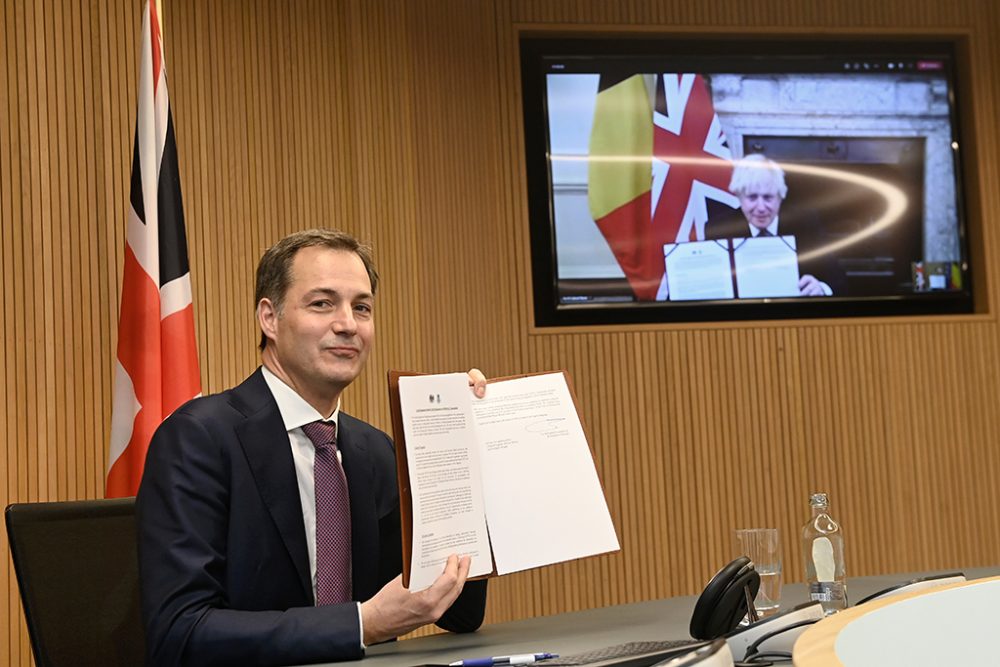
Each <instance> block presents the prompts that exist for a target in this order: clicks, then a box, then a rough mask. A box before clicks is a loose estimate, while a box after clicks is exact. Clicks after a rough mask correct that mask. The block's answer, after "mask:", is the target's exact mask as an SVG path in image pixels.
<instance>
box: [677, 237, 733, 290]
mask: <svg viewBox="0 0 1000 667" xmlns="http://www.w3.org/2000/svg"><path fill="white" fill-rule="evenodd" d="M663 256H664V257H663V261H664V263H665V268H666V272H667V289H668V290H669V292H670V296H669V298H670V300H671V301H688V300H692V299H732V298H733V273H732V270H731V269H730V266H729V239H720V240H718V241H692V242H691V243H667V244H664V246H663Z"/></svg>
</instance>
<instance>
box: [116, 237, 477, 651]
mask: <svg viewBox="0 0 1000 667" xmlns="http://www.w3.org/2000/svg"><path fill="white" fill-rule="evenodd" d="M377 286H378V274H377V273H376V271H375V267H374V264H373V262H372V258H371V252H370V250H369V249H368V248H367V247H366V246H364V245H362V244H361V243H359V242H358V241H357V240H356V239H354V238H353V237H351V236H349V235H347V234H344V233H342V232H336V231H331V230H310V231H305V232H298V233H295V234H292V235H290V236H288V237H286V238H284V239H282V240H281V241H279V242H278V243H277V244H275V245H274V246H273V247H272V248H270V249H269V250H268V251H267V252H266V253H264V256H263V257H262V258H261V260H260V263H259V264H258V267H257V287H256V303H257V322H258V325H259V326H260V330H261V350H262V354H261V361H262V366H261V368H258V369H257V371H256V372H254V373H253V374H252V375H251V376H250V377H249V378H248V379H246V380H245V381H244V382H243V383H242V384H240V385H239V386H237V387H235V388H233V389H230V390H228V391H225V392H223V393H221V394H217V395H214V396H207V397H204V398H196V399H194V400H193V401H190V402H188V403H187V404H185V405H183V406H182V407H180V408H179V409H178V410H177V411H176V412H174V413H173V414H172V415H171V416H169V417H168V418H167V419H166V420H165V421H164V422H163V424H162V425H161V426H160V428H159V429H157V431H156V434H155V435H154V436H153V440H152V442H151V443H150V446H149V454H148V456H147V459H146V468H145V472H144V475H143V479H142V484H141V486H140V488H139V494H138V497H137V500H136V513H137V515H136V516H137V523H138V533H139V570H140V581H141V597H142V612H143V621H144V624H145V626H146V643H147V653H148V662H149V663H150V664H155V665H186V666H187V665H279V664H281V665H284V664H296V663H298V664H301V663H308V662H327V661H332V660H349V659H357V658H360V657H362V655H363V654H364V647H365V646H366V645H368V644H372V643H375V642H380V641H385V640H387V639H391V638H393V637H396V636H398V635H401V634H404V633H406V632H409V631H411V630H414V629H416V628H418V627H420V626H422V625H424V624H427V623H432V622H437V623H438V625H440V626H441V627H443V628H445V629H448V630H453V631H459V632H465V631H472V630H475V629H477V628H478V627H479V625H480V624H481V623H482V619H483V613H484V609H485V602H486V587H485V582H469V583H468V584H466V581H465V580H466V576H467V575H468V572H469V558H468V557H467V556H466V557H462V558H459V557H458V556H455V555H453V556H451V557H450V558H449V559H448V562H447V565H446V567H445V569H444V572H443V574H441V576H440V577H439V578H438V580H437V581H436V582H435V583H434V584H433V585H432V586H431V587H430V588H429V589H427V590H425V591H421V592H417V593H411V592H410V591H408V590H407V589H405V588H403V586H402V583H401V579H400V577H399V576H398V575H399V573H400V571H401V567H402V550H401V538H400V516H399V497H398V489H397V484H396V466H395V457H394V453H393V448H392V443H391V442H390V440H389V438H388V436H387V435H386V434H385V433H383V432H381V431H379V430H377V429H375V428H374V427H372V426H370V425H368V424H366V423H365V422H363V421H361V420H359V419H355V418H354V417H351V416H349V415H347V414H345V413H344V412H342V411H341V410H340V398H341V396H342V394H343V391H344V390H345V389H346V388H347V386H348V385H350V384H351V382H353V381H354V379H355V378H356V377H357V376H358V375H359V374H360V373H361V371H362V369H363V368H364V365H365V362H366V360H367V358H368V353H369V350H370V348H371V346H372V344H373V342H374V337H375V319H374V318H375V311H374V305H375V290H376V288H377ZM469 375H470V384H474V391H475V392H476V394H477V395H479V396H482V395H483V393H484V391H485V378H484V377H483V376H482V373H480V372H479V371H475V370H473V371H470V373H469ZM463 587H464V588H463Z"/></svg>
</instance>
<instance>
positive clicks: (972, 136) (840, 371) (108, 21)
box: [0, 0, 1000, 665]
mask: <svg viewBox="0 0 1000 667" xmlns="http://www.w3.org/2000/svg"><path fill="white" fill-rule="evenodd" d="M140 4H141V3H139V2H135V1H134V0H113V1H112V2H108V3H72V2H56V3H44V2H41V0H29V1H28V2H19V1H17V0H5V1H4V2H3V3H0V35H2V36H3V48H2V52H3V54H4V59H5V61H4V64H3V66H2V67H0V253H2V255H0V280H2V281H3V282H2V285H3V292H2V293H3V294H4V299H3V306H2V314H3V317H4V324H3V334H4V343H3V348H2V349H3V355H4V358H3V373H2V374H0V377H2V384H3V386H2V389H0V420H2V422H3V429H2V433H3V437H4V439H5V444H6V452H5V454H4V456H3V457H2V458H0V487H2V488H3V493H4V498H5V500H6V501H7V502H17V501H26V500H49V499H69V498H82V497H98V496H100V495H101V493H102V490H103V475H104V468H105V465H106V460H105V459H106V446H107V445H106V443H107V434H108V429H109V422H110V398H109V397H110V392H111V378H112V376H113V363H114V356H115V345H116V342H117V332H116V328H117V308H118V298H119V291H120V279H121V266H122V259H123V245H122V239H123V236H124V228H125V211H126V206H127V203H128V188H129V181H128V176H129V170H130V164H131V148H132V133H133V131H134V122H135V95H136V85H137V78H138V74H137V59H138V54H137V46H138V39H139V23H140V18H141V6H140ZM163 4H164V12H165V16H164V24H165V28H166V48H167V64H168V76H169V88H170V93H171V100H172V106H173V112H174V120H175V127H176V130H177V139H178V150H179V158H180V165H181V180H182V194H183V197H184V203H185V212H186V213H187V229H188V235H189V242H190V248H191V263H192V269H193V270H192V284H193V289H194V302H195V321H196V333H197V341H198V348H199V352H200V356H201V361H202V382H203V389H204V390H205V391H217V390H219V389H222V388H224V387H226V386H228V385H231V384H233V383H235V382H237V381H238V380H239V379H240V378H242V377H243V376H244V375H245V374H246V373H247V372H249V370H251V369H252V368H253V366H254V365H255V364H256V359H257V355H256V349H255V346H256V338H257V336H256V334H255V327H254V320H253V315H252V303H251V301H252V291H253V286H252V281H251V278H250V274H251V273H252V270H253V266H254V264H255V262H256V259H257V257H258V256H259V254H260V252H261V251H262V249H263V248H265V247H266V246H267V245H269V244H270V243H271V242H273V241H274V240H275V239H277V238H278V237H280V236H281V235H283V234H285V233H287V232H289V231H292V230H293V229H300V228H304V227H310V226H315V225H320V224H327V225H336V226H340V227H343V228H346V229H347V230H348V231H352V232H354V233H357V234H359V235H361V236H364V237H366V238H369V239H371V240H373V241H374V242H375V246H376V253H377V258H378V260H379V265H380V268H381V270H382V272H383V274H384V276H385V282H384V283H383V285H384V291H383V292H382V293H380V295H379V315H378V318H379V319H378V327H379V344H378V349H377V352H376V354H375V355H374V356H373V358H372V360H371V364H370V366H371V367H370V368H369V369H368V372H367V373H366V374H365V376H364V377H363V378H362V379H361V380H360V381H359V382H358V383H357V384H356V386H354V387H353V388H352V389H351V391H350V392H349V393H348V396H347V397H346V401H345V405H346V407H347V409H349V410H350V411H352V412H354V413H356V414H358V415H360V416H367V417H368V418H369V419H370V420H371V421H373V422H375V423H376V424H383V425H384V424H386V423H387V415H388V410H387V405H386V399H385V391H384V389H383V385H382V381H383V380H382V378H383V377H384V371H385V370H386V369H388V368H390V367H413V368H424V369H426V370H452V369H462V368H467V367H468V366H470V365H473V364H481V365H482V366H483V368H484V370H486V371H487V372H488V373H490V374H507V373H512V372H518V371H523V370H543V369H548V368H567V369H568V370H569V371H570V372H571V373H572V375H573V377H574V380H575V385H576V389H577V394H578V396H579V398H580V401H581V404H582V407H583V410H584V414H585V419H586V422H587V428H588V431H589V432H590V435H591V437H592V440H593V446H594V450H595V458H596V460H597V462H598V467H599V472H600V475H601V478H602V480H603V482H604V484H605V488H606V491H607V494H608V498H609V502H610V504H611V510H612V515H613V517H614V520H615V523H616V526H617V527H618V530H619V536H620V539H621V542H622V546H623V550H622V552H620V553H619V554H614V555H608V556H602V557H599V558H595V559H589V560H586V561H581V562H576V563H568V564H563V565H558V566H554V567H551V568H546V569H543V570H539V571H532V572H526V573H521V574H517V575H512V576H510V577H505V578H502V579H500V580H497V581H495V582H494V583H493V585H492V587H491V599H490V608H489V620H491V621H502V620H507V619H512V618H520V617H525V616H531V615H538V614H549V613H557V612H560V611H566V610H571V609H578V608H583V607H590V606H597V605H606V604H611V603H618V602H627V601H631V600H639V599H648V598H653V597H659V596H663V595H675V594H686V593H692V592H694V591H696V590H697V589H698V588H699V587H700V586H701V585H702V584H703V583H704V581H705V580H706V579H707V577H708V576H710V575H711V573H712V571H713V570H714V569H715V568H716V567H717V566H718V565H719V564H720V563H721V562H722V561H723V560H724V559H726V558H728V557H729V556H730V549H731V545H730V537H729V535H730V532H731V529H732V528H735V527H738V526H745V525H751V524H753V525H760V524H764V523H768V524H771V525H775V526H777V527H779V528H781V529H782V530H783V531H784V534H785V540H784V545H785V548H786V572H787V577H786V578H787V579H790V580H795V579H798V578H800V576H801V556H800V555H799V554H798V550H797V547H796V540H795V535H796V532H797V530H798V525H799V523H800V521H801V520H803V519H804V515H805V513H806V508H805V498H806V496H807V494H808V492H809V491H811V490H816V489H819V488H825V489H827V490H830V491H831V493H832V494H833V498H834V502H835V507H836V509H837V513H838V515H839V516H840V518H841V519H842V520H843V521H844V523H845V524H846V526H847V529H848V557H849V563H848V566H849V569H850V572H851V573H852V574H859V575H860V574H866V573H871V572H876V571H887V570H918V569H926V568H934V567H956V566H962V565H970V566H971V565H980V564H989V563H994V564H995V562H996V553H997V552H998V547H1000V537H998V535H1000V530H998V528H1000V510H998V508H997V507H996V506H995V503H991V502H988V499H989V498H990V497H991V494H992V493H993V489H995V488H996V484H997V481H998V470H1000V452H998V450H997V448H996V447H995V443H996V440H997V435H998V429H997V426H996V425H995V424H994V421H995V420H994V419H993V416H994V415H995V414H996V412H997V408H998V407H1000V406H998V398H997V397H998V396H1000V387H998V386H997V385H998V383H1000V380H998V378H1000V373H998V372H997V371H998V370H1000V354H998V349H997V346H998V338H1000V336H998V330H997V323H996V321H995V317H993V318H990V319H978V320H974V319H961V318H959V319H953V320H912V321H907V322H905V323H901V322H897V321H892V320H887V321H880V320H872V321H871V322H851V323H842V322H828V323H821V324H816V323H812V324H806V325H801V324H797V323H793V324H790V325H787V326H775V325H769V324H763V325H758V324H754V323H747V324H746V325H741V326H738V327H732V328H720V327H713V326H711V325H699V326H695V327H691V328H689V329H673V330H656V329H655V328H650V329H646V330H640V331H626V330H615V331H601V332H594V331H583V332H563V333H560V334H537V333H532V332H530V323H531V321H532V314H531V308H530V299H531V284H530V279H529V277H528V276H529V272H530V258H529V255H528V238H527V228H528V221H527V217H526V207H525V203H524V202H525V184H524V171H523V164H522V162H523V155H522V154H523V146H522V143H521V136H522V134H521V131H522V130H521V125H522V119H521V109H520V107H519V93H518V82H519V72H518V69H517V45H516V39H517V33H518V30H519V29H521V28H530V27H532V26H545V27H548V28H552V27H553V26H567V27H573V28H579V27H591V28H598V29H599V28H601V27H608V26H615V27H617V28H619V29H631V28H633V27H635V28H640V29H650V28H651V27H652V28H655V27H657V26H660V27H662V28H663V29H664V30H665V31H669V30H671V29H695V28H697V27H699V26H702V27H703V28H704V29H707V30H715V29H726V28H729V29H733V28H737V27H747V28H749V29H762V30H769V29H788V28H802V29H803V30H805V31H811V30H812V31H819V30H838V29H851V30H855V29H856V30H876V31H878V30H891V31H898V30H913V31H915V32H928V31H934V30H937V29H941V28H942V27H944V28H954V29H958V30H963V31H967V33H968V34H969V36H970V51H971V56H972V57H971V62H972V65H973V68H972V71H971V74H970V77H969V78H970V79H971V82H972V86H971V88H972V89H971V91H966V92H967V93H968V94H967V95H966V96H965V97H963V99H962V101H963V102H967V103H968V102H971V103H972V104H973V109H972V111H973V113H972V114H970V115H969V118H970V119H971V120H972V121H974V126H972V127H971V128H970V129H969V130H968V131H967V132H966V133H965V136H964V137H963V139H964V140H965V141H966V142H970V141H973V140H974V141H975V147H974V151H975V155H976V167H977V169H976V170H975V173H971V174H970V173H967V174H966V178H967V179H969V180H972V181H973V185H976V186H978V187H975V188H972V189H971V190H972V191H973V192H974V193H976V196H977V197H978V198H979V201H978V206H975V205H974V206H971V207H970V210H971V211H972V214H973V216H977V215H978V216H979V218H980V219H975V220H974V221H973V222H974V223H977V224H978V225H979V229H977V230H976V232H977V233H976V234H974V235H973V238H975V239H977V240H979V241H980V242H981V244H982V248H983V252H982V255H983V259H984V260H985V261H984V262H983V263H982V265H981V266H978V267H976V269H977V274H976V278H977V280H978V281H979V284H978V285H977V287H983V286H985V288H986V290H985V293H986V294H987V295H988V297H989V300H988V302H987V305H988V307H989V309H990V312H991V313H992V314H993V315H994V316H995V312H996V306H995V304H994V303H993V301H994V299H995V297H994V296H993V295H995V294H997V291H998V289H997V288H998V285H997V280H998V278H997V273H996V272H995V271H992V269H991V268H990V267H992V266H995V265H996V264H997V263H998V262H1000V248H998V242H1000V241H998V234H997V233H996V232H995V230H994V226H993V225H992V219H993V218H995V217H996V215H997V212H998V211H1000V194H998V193H997V192H996V191H995V189H994V188H991V187H989V184H991V183H995V182H997V180H998V179H1000V176H998V166H1000V159H998V158H1000V156H998V148H997V146H998V145H1000V141H998V136H997V128H996V127H995V124H994V123H993V122H992V119H993V118H995V117H996V116H997V115H998V114H997V113H996V111H997V100H998V95H997V93H998V92H1000V82H998V81H997V80H996V78H995V76H994V75H993V73H992V72H993V70H994V69H995V68H994V67H988V66H984V65H983V64H984V63H986V64H994V65H995V64H997V63H1000V45H998V44H997V43H996V40H993V39H992V38H991V34H992V33H994V32H995V31H996V30H997V29H998V28H1000V10H998V9H997V8H996V7H995V6H994V5H993V4H992V3H981V2H977V1H976V0H962V1H960V2H956V3H952V4H951V5H945V4H942V3H940V2H936V1H934V0H914V1H913V2H909V1H907V2H904V0H891V1H890V2H887V3H871V2H865V1H863V0H836V1H834V2H827V3H792V4H789V3H785V2H780V1H779V0H748V1H747V2H745V3H727V2H724V1H723V0H711V1H708V2H705V1H697V0H662V1H661V0H646V1H641V0H637V1H635V2H630V3H606V2H601V0H579V1H564V2H550V1H549V0H480V1H478V2H462V1H460V0H447V1H446V0H439V1H432V0H423V1H420V2H413V3H405V7H403V8H400V5H399V4H398V3H393V2H390V1H388V0H380V1H378V2H363V1H362V0H340V1H339V2H323V1H321V0H294V1H292V2H279V1H277V0H254V1H253V2H246V3H238V4H233V3H225V2H222V1H221V0H210V1H208V2H196V1H195V0H170V1H169V2H164V3H163ZM678 27H679V28H678ZM768 399H772V400H768ZM54 417H60V418H62V421H59V420H57V419H54ZM901 510H903V511H905V517H906V518H905V520H904V521H900V520H899V519H898V516H899V512H900V511H901ZM4 564H5V567H4V568H2V569H0V589H2V590H3V591H4V592H5V593H6V595H5V596H4V600H5V603H6V604H3V605H0V633H4V636H5V639H6V640H7V641H6V642H5V641H0V645H6V646H7V647H9V648H8V649H7V653H6V654H5V655H3V658H6V659H7V660H8V662H9V663H10V664H13V665H26V664H29V660H30V658H29V649H28V644H27V641H26V637H25V634H24V629H23V621H22V616H21V611H20V603H19V599H18V596H17V590H16V585H15V584H14V580H13V572H12V570H11V566H10V562H9V558H8V559H7V560H6V561H5V562H4ZM3 658H0V660H2V659H3Z"/></svg>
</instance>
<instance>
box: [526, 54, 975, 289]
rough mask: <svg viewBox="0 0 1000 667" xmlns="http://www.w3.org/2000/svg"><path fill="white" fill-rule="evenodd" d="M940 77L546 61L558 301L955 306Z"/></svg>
mask: <svg viewBox="0 0 1000 667" xmlns="http://www.w3.org/2000/svg"><path fill="white" fill-rule="evenodd" d="M951 66H952V64H951V62H950V61H949V60H948V59H946V58H943V57H926V58H924V57H915V56H907V57H895V56H894V57H888V56H883V57H878V58H856V57H848V56H832V55H829V56H825V57H792V56H789V57H780V58H732V57H728V58H726V57H721V56H720V57H699V58H685V59H683V60H676V59H668V58H662V57H660V58H654V57H647V56H629V57H624V56H622V57H605V58H598V57H586V58H573V57H566V58H555V57H551V58H548V59H545V60H544V61H543V68H544V72H545V73H544V86H545V91H544V96H545V105H546V112H547V140H548V167H549V179H550V207H551V214H552V224H553V227H554V229H553V237H554V246H555V247H554V256H555V265H556V266H555V272H556V299H557V301H558V303H559V304H560V305H573V304H601V303H604V304H614V303H634V302H647V301H649V302H655V301H662V302H670V301H686V302H698V301H720V300H722V301H725V300H743V299H761V298H809V297H812V298H819V299H822V298H830V297H851V298H864V297H893V296H899V295H917V294H920V293H924V292H948V291H960V290H962V289H963V287H964V282H965V281H966V280H967V278H966V265H965V250H964V241H963V228H962V224H961V207H960V202H961V197H960V183H959V178H958V174H957V171H956V164H957V159H956V157H957V151H958V148H959V145H958V137H957V132H956V128H955V121H954V118H955V110H954V91H953V88H952V84H951V81H952V73H951Z"/></svg>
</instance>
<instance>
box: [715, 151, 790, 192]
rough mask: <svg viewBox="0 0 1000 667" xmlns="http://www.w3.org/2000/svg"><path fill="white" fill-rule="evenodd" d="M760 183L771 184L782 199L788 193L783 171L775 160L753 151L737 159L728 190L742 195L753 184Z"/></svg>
mask: <svg viewBox="0 0 1000 667" xmlns="http://www.w3.org/2000/svg"><path fill="white" fill-rule="evenodd" d="M762 185H763V186H766V185H773V186H774V188H775V190H777V191H778V196H779V197H781V198H782V199H784V198H785V197H786V196H787V195H788V186H787V185H785V172H784V170H783V169H782V168H781V166H779V165H778V163H777V162H775V161H774V160H771V159H769V158H767V157H765V156H764V155H762V154H760V153H753V154H752V155H747V156H746V157H744V158H743V159H741V160H737V162H736V165H735V166H734V167H733V177H732V179H731V180H730V181H729V191H730V192H732V193H733V194H734V195H737V196H743V195H745V194H746V193H748V192H749V191H750V190H751V189H752V188H754V187H755V186H762Z"/></svg>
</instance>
